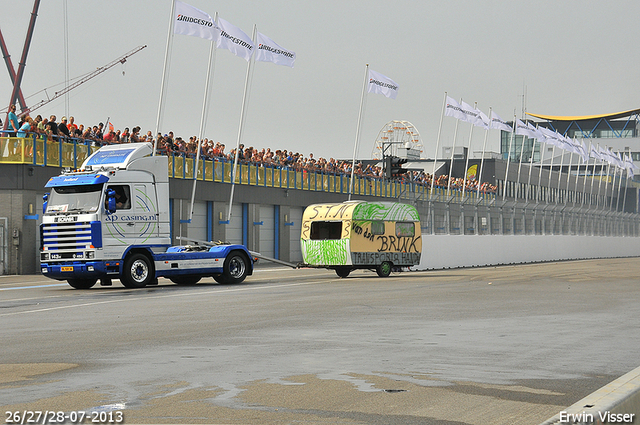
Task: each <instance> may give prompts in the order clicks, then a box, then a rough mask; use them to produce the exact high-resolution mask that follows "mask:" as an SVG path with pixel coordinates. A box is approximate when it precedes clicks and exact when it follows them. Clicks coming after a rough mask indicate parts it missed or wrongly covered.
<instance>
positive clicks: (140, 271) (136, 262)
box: [121, 254, 154, 288]
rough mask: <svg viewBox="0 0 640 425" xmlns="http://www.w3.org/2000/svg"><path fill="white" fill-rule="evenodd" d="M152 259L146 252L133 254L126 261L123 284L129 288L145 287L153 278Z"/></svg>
mask: <svg viewBox="0 0 640 425" xmlns="http://www.w3.org/2000/svg"><path fill="white" fill-rule="evenodd" d="M153 277H154V273H153V267H152V265H151V260H149V258H148V257H147V256H146V255H144V254H133V255H131V256H130V257H128V258H127V260H126V261H125V262H124V269H123V270H122V279H121V280H122V284H123V285H124V286H126V287H127V288H144V287H145V286H147V285H148V284H149V283H151V281H152V280H153Z"/></svg>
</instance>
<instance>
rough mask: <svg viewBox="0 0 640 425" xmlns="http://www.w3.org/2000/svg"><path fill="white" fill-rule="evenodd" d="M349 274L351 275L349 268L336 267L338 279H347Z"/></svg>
mask: <svg viewBox="0 0 640 425" xmlns="http://www.w3.org/2000/svg"><path fill="white" fill-rule="evenodd" d="M349 273H351V269H350V268H349V267H338V268H337V269H336V274H337V275H338V276H339V277H347V276H349Z"/></svg>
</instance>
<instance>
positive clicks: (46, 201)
mask: <svg viewBox="0 0 640 425" xmlns="http://www.w3.org/2000/svg"><path fill="white" fill-rule="evenodd" d="M42 201H43V202H42V214H44V213H45V212H47V205H48V204H49V193H48V192H47V193H45V194H44V195H42Z"/></svg>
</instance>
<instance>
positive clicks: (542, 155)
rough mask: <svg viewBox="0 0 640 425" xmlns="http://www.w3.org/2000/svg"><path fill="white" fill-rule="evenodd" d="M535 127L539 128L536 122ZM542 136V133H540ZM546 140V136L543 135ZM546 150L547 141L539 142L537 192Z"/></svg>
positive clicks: (540, 183)
mask: <svg viewBox="0 0 640 425" xmlns="http://www.w3.org/2000/svg"><path fill="white" fill-rule="evenodd" d="M536 128H538V129H539V128H540V125H538V124H536ZM542 135H543V136H544V133H542ZM545 140H546V137H545ZM543 145H544V146H543ZM546 150H547V143H546V141H545V142H540V167H539V170H538V192H540V188H541V187H542V168H543V167H542V166H543V165H544V152H545V151H546ZM537 200H538V196H536V201H537Z"/></svg>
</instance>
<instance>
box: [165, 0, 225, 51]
mask: <svg viewBox="0 0 640 425" xmlns="http://www.w3.org/2000/svg"><path fill="white" fill-rule="evenodd" d="M175 12H176V15H175V18H174V22H173V33H174V34H184V35H192V36H194V37H200V38H205V39H207V40H212V41H215V40H217V39H218V37H219V36H220V28H218V26H217V25H216V23H215V22H213V18H212V17H211V16H209V14H208V13H206V12H203V11H202V10H200V9H196V8H195V7H193V6H190V5H188V4H186V3H183V2H181V1H178V0H176V7H175Z"/></svg>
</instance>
